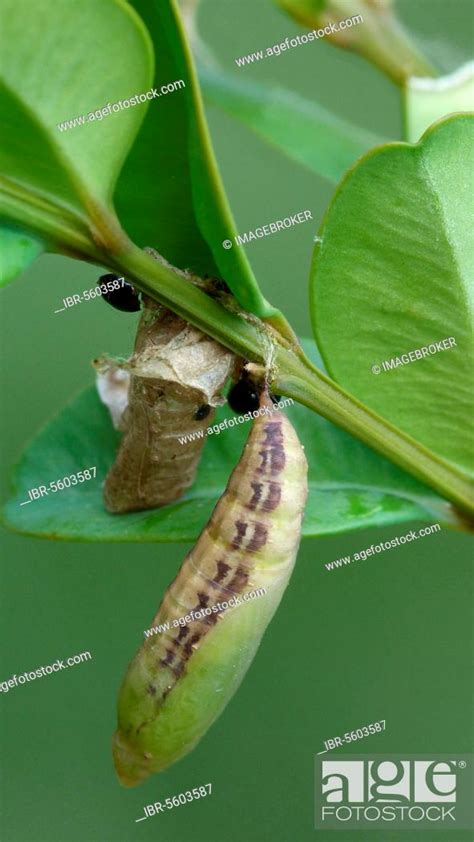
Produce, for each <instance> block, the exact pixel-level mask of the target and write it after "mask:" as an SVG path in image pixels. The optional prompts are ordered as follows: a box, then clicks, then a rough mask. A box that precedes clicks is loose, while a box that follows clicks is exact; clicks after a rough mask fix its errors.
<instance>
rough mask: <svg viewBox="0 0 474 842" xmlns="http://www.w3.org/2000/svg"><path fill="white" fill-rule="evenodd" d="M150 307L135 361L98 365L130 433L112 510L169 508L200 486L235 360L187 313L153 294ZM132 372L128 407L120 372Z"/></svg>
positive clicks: (112, 475)
mask: <svg viewBox="0 0 474 842" xmlns="http://www.w3.org/2000/svg"><path fill="white" fill-rule="evenodd" d="M143 303H144V310H143V313H142V317H141V320H140V324H139V327H138V332H137V337H136V341H135V349H134V353H133V356H132V357H131V359H130V360H128V362H126V363H125V364H122V365H121V366H120V365H117V364H116V363H111V362H110V361H107V359H106V358H99V359H98V360H97V361H96V362H95V366H96V369H97V370H98V388H99V393H100V394H101V396H102V399H103V400H104V402H105V403H107V404H108V405H109V409H110V411H111V414H112V417H113V419H114V421H115V424H116V426H117V427H118V428H119V429H121V430H122V431H123V433H124V434H123V437H122V441H121V443H120V446H119V450H118V453H117V456H116V459H115V462H114V464H113V465H112V467H111V469H110V471H109V473H108V474H107V477H106V480H105V486H104V503H105V506H106V508H107V510H108V511H109V512H114V513H115V512H130V511H135V510H140V509H150V508H155V507H158V506H163V505H165V504H166V503H170V502H172V501H173V500H176V499H178V498H179V497H181V495H182V494H183V493H184V492H185V490H186V489H187V488H188V487H189V486H190V485H191V484H192V482H193V481H194V477H195V474H196V471H197V467H198V464H199V459H200V456H201V451H202V448H203V446H204V444H205V441H206V430H207V427H208V426H209V425H210V424H212V419H213V416H214V410H215V406H216V405H218V404H219V403H222V402H223V399H222V398H221V396H220V392H221V390H222V388H223V386H224V385H225V383H226V380H227V379H228V378H229V376H230V374H231V372H232V369H233V366H234V361H235V357H234V355H233V354H232V353H231V352H230V351H228V350H227V349H226V348H224V347H223V346H222V345H220V344H219V343H218V342H216V341H215V340H213V339H212V338H211V337H209V336H206V335H205V334H203V333H201V331H199V330H197V329H196V328H194V327H192V326H191V325H189V324H188V323H187V322H185V321H183V319H181V318H179V316H176V315H175V314H174V313H172V312H170V311H169V310H166V309H165V308H164V307H161V306H160V305H158V304H156V303H155V302H154V301H152V300H151V299H149V298H147V297H146V296H143ZM125 373H126V374H128V375H129V379H128V396H127V398H126V401H125V409H124V405H123V391H124V381H123V378H122V379H120V378H119V375H121V374H125ZM106 393H108V395H109V400H107V399H106V398H104V395H105V394H106ZM117 408H119V409H120V410H121V411H118V409H117ZM192 434H194V438H191V435H192ZM199 434H201V436H202V437H201V438H199V437H198V436H199ZM186 437H187V438H186ZM183 440H185V441H184V443H183Z"/></svg>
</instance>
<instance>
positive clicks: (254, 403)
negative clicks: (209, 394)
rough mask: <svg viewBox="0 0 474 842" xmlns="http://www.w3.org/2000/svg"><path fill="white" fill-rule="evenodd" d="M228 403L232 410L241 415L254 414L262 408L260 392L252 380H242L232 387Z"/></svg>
mask: <svg viewBox="0 0 474 842" xmlns="http://www.w3.org/2000/svg"><path fill="white" fill-rule="evenodd" d="M227 402H228V404H229V406H230V408H231V409H233V410H234V412H238V413H239V414H241V413H243V414H245V413H246V412H254V411H255V410H256V409H258V408H259V406H260V391H259V389H258V387H257V386H256V385H255V383H252V381H251V380H248V379H246V378H242V380H239V381H238V382H237V383H236V384H235V385H234V386H232V388H231V390H230V391H229V394H228V395H227Z"/></svg>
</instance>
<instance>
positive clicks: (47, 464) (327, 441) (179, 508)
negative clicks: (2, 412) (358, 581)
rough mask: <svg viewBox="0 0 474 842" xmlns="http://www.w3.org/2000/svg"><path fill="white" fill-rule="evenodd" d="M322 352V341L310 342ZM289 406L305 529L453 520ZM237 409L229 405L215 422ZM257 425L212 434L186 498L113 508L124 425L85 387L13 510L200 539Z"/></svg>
mask: <svg viewBox="0 0 474 842" xmlns="http://www.w3.org/2000/svg"><path fill="white" fill-rule="evenodd" d="M305 347H306V348H307V350H308V353H309V352H310V348H311V347H312V349H313V352H312V354H311V355H312V356H313V357H314V356H315V354H314V343H313V342H312V341H311V340H308V341H306V342H305ZM285 411H286V412H288V416H289V417H290V419H291V420H292V422H293V423H294V425H295V427H296V429H297V431H298V435H299V436H300V439H301V441H302V443H303V444H304V446H305V450H306V456H307V459H308V463H309V498H308V502H307V505H306V516H305V523H304V529H303V534H304V535H306V536H316V535H326V534H332V533H339V532H348V531H351V530H354V529H362V528H363V527H368V526H381V525H384V524H391V523H402V522H405V521H407V520H412V519H416V518H418V519H428V520H432V521H433V520H434V521H439V522H450V521H451V520H452V518H451V515H450V507H449V506H448V504H447V503H445V502H444V501H443V500H441V499H440V498H439V497H437V496H436V494H434V492H432V491H431V490H430V489H429V488H427V487H426V486H424V485H422V484H421V483H419V482H417V481H416V480H415V479H412V478H411V477H410V476H408V474H405V473H404V472H403V471H401V470H400V469H398V468H396V467H395V466H394V465H392V464H391V463H390V462H389V461H388V460H386V459H383V458H382V457H380V456H377V454H376V453H374V452H373V451H372V450H370V449H369V448H368V447H366V446H364V445H362V444H361V443H360V442H357V441H356V440H355V439H353V438H351V436H349V435H347V434H346V433H344V432H342V431H341V430H339V429H338V428H336V427H334V426H333V425H332V424H330V423H329V422H328V421H325V420H324V419H323V418H320V417H319V416H316V415H314V414H313V413H311V412H310V411H309V410H307V409H305V408H304V407H302V406H300V405H298V404H295V405H294V406H292V407H289V408H288V410H285ZM231 417H234V416H233V414H232V412H230V410H228V409H226V408H222V409H220V410H219V411H218V413H217V418H216V421H215V423H219V422H220V421H222V420H223V419H224V418H231ZM248 433H249V426H248V425H247V424H245V423H243V424H241V425H239V426H237V427H232V428H230V429H227V430H223V431H221V432H220V433H219V434H217V435H215V434H214V433H213V434H211V435H210V436H209V437H208V440H207V442H206V445H205V448H204V454H203V457H202V459H201V464H200V468H199V472H198V477H197V480H196V482H195V483H194V485H193V487H192V488H191V489H190V490H189V491H188V492H187V493H186V494H185V495H184V497H182V498H181V500H180V501H178V502H176V503H173V504H171V505H169V506H165V507H163V508H162V509H155V510H152V511H147V512H133V513H130V514H127V515H110V514H108V513H107V512H106V511H105V509H104V506H103V502H102V483H103V481H104V478H105V476H106V473H107V471H108V469H109V468H110V466H111V465H112V463H113V460H114V456H115V452H116V448H117V445H118V441H119V434H118V433H117V432H116V431H115V430H114V429H113V427H112V424H111V422H110V419H109V415H108V411H107V410H106V409H105V407H104V406H103V405H102V404H101V403H100V401H99V398H98V397H97V394H96V391H95V388H90V389H88V390H86V391H85V392H83V393H82V394H81V395H80V396H79V397H78V398H77V399H76V400H75V401H74V402H73V403H72V404H71V405H70V406H68V407H66V409H64V410H63V411H62V412H61V413H60V415H59V416H57V417H56V418H55V419H54V420H53V421H51V422H50V423H49V424H48V425H47V427H46V428H45V429H44V430H43V431H42V432H41V433H39V435H38V436H37V437H36V438H35V439H34V440H33V442H32V443H31V444H30V446H29V447H28V448H27V450H26V452H25V453H24V455H23V457H22V459H21V461H20V463H19V465H18V466H17V468H16V470H15V473H14V477H13V492H12V496H11V498H10V499H9V501H8V502H7V504H6V507H5V510H4V516H5V523H6V525H7V526H8V527H9V528H10V529H14V530H15V531H18V532H22V533H25V534H28V535H36V536H39V537H43V538H54V539H66V540H76V541H140V542H144V541H165V542H166V541H191V540H194V539H195V538H196V537H197V536H198V534H199V532H200V530H201V529H202V528H203V526H204V524H205V523H206V521H207V520H208V518H209V516H210V514H211V511H212V509H213V507H214V506H215V504H216V502H217V500H218V498H219V497H220V496H221V494H222V493H223V491H224V488H225V486H226V483H227V480H228V478H229V475H230V473H231V471H232V469H233V468H234V466H235V465H236V463H237V461H238V459H239V457H240V454H241V451H242V448H243V445H244V442H245V440H246V438H247V435H248ZM93 465H95V466H96V467H97V480H95V481H94V480H91V481H90V482H87V483H84V484H82V485H77V486H74V487H72V488H71V489H69V490H65V491H62V492H60V493H55V494H51V493H50V494H49V495H48V496H47V497H43V498H42V499H40V500H37V501H35V502H32V503H29V504H28V505H26V506H21V505H20V504H21V503H22V502H24V501H25V500H26V499H28V494H27V492H28V489H30V488H34V487H37V486H38V485H41V484H46V485H48V484H49V482H51V481H54V480H57V479H60V478H62V477H64V476H68V475H69V474H73V473H76V472H77V471H80V470H82V469H83V468H87V467H91V466H93Z"/></svg>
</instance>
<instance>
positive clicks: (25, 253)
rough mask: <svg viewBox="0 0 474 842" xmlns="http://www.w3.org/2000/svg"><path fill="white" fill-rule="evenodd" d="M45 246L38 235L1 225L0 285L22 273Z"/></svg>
mask: <svg viewBox="0 0 474 842" xmlns="http://www.w3.org/2000/svg"><path fill="white" fill-rule="evenodd" d="M43 248H44V246H43V243H41V242H40V240H38V239H37V238H36V237H31V236H30V235H29V234H25V233H24V232H23V231H18V230H17V229H16V228H10V227H7V226H3V225H0V287H2V286H5V285H6V284H8V283H10V281H13V280H15V278H16V277H18V275H21V273H22V272H23V271H24V270H25V269H27V268H28V266H29V265H30V264H31V263H33V260H35V259H36V258H37V257H38V255H39V254H41V252H42V251H43Z"/></svg>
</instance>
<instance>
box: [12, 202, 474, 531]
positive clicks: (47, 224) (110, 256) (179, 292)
mask: <svg viewBox="0 0 474 842" xmlns="http://www.w3.org/2000/svg"><path fill="white" fill-rule="evenodd" d="M4 207H5V208H6V209H7V211H8V214H7V216H8V218H9V219H10V220H14V221H15V220H18V222H19V224H21V225H23V226H25V224H27V225H28V227H29V228H30V230H31V231H32V232H33V233H35V234H36V235H38V236H39V237H41V238H43V239H44V240H46V241H47V242H49V243H50V244H52V246H53V247H54V248H56V249H57V250H58V251H59V252H62V253H70V254H74V255H75V256H77V257H79V258H81V259H82V260H87V261H88V262H91V263H96V264H97V263H98V264H99V265H102V266H105V267H108V268H109V269H115V270H116V271H118V272H119V273H120V274H123V275H125V276H126V277H128V278H130V279H131V280H133V282H134V284H135V285H136V286H137V288H138V289H140V290H141V291H142V292H144V293H146V294H147V295H149V296H151V297H152V298H154V299H156V300H157V301H159V302H160V303H162V304H163V305H164V306H166V307H168V308H169V309H170V310H172V311H173V312H175V313H177V314H178V315H180V316H182V317H183V318H184V319H186V321H188V322H190V323H191V324H193V325H195V327H197V328H199V329H200V330H202V331H203V333H206V334H209V335H210V336H213V337H214V339H216V340H217V341H218V342H221V343H222V345H225V346H226V347H227V348H230V350H232V351H234V353H235V354H238V355H239V356H241V357H244V358H246V359H249V360H252V361H253V362H257V363H260V364H262V365H266V362H267V357H268V344H269V343H268V336H269V331H270V335H271V336H272V338H273V341H274V344H275V356H274V360H273V362H274V371H275V375H274V380H273V381H272V382H273V385H274V387H275V388H276V390H278V392H280V393H282V394H285V395H287V396H288V397H291V398H294V399H295V400H297V401H299V402H300V403H302V404H304V405H305V406H307V407H309V408H310V409H312V410H314V411H315V412H318V413H319V414H320V415H323V416H324V417H325V418H327V419H328V420H329V421H332V422H333V423H334V424H336V425H337V426H338V427H341V428H342V429H343V430H346V431H347V432H348V433H350V434H352V435H354V436H355V437H356V438H358V439H360V440H361V441H363V442H364V443H365V444H367V445H369V446H370V447H372V448H373V449H374V450H376V451H377V452H378V453H380V454H382V455H383V456H386V457H387V458H388V459H390V460H391V461H392V462H394V463H395V464H396V465H399V466H400V467H401V468H403V469H404V470H406V471H407V472H408V473H411V474H413V476H415V477H417V478H418V479H420V480H422V481H423V482H425V483H427V485H429V486H430V487H431V488H434V489H436V491H438V492H439V493H440V494H441V495H442V496H443V497H445V498H446V499H447V500H450V501H451V502H452V503H453V504H454V505H455V506H457V507H458V508H459V509H460V510H461V511H463V512H465V513H467V514H468V515H470V516H471V517H472V516H474V501H473V499H472V487H471V484H470V482H469V479H468V477H467V476H466V475H464V474H463V473H462V472H461V471H460V470H459V469H458V468H456V466H454V465H451V464H449V463H448V462H446V461H445V460H443V459H441V458H440V457H439V456H437V455H436V454H434V453H432V452H431V451H430V450H428V449H427V448H425V447H424V446H423V445H421V444H420V443H419V442H417V441H415V440H414V439H412V438H411V437H410V436H408V435H406V434H405V433H403V432H402V431H401V430H399V429H397V428H396V427H394V426H392V425H391V424H389V423H388V422H387V421H386V420H385V419H383V418H381V417H380V416H378V415H376V413H374V412H372V411H371V410H370V409H368V408H367V407H365V406H364V405H363V404H361V403H359V401H357V400H356V399H355V398H354V397H352V396H351V395H350V394H348V393H347V392H345V391H344V390H343V389H341V388H340V386H338V385H337V383H335V382H334V381H332V380H331V379H330V378H329V377H326V376H325V375H324V374H323V373H322V372H321V371H319V369H317V368H316V367H315V366H313V364H312V363H311V362H310V361H309V360H308V359H307V357H306V356H305V355H304V353H303V351H302V350H301V348H300V347H299V346H297V345H295V344H292V343H291V342H290V341H288V339H287V338H285V337H283V336H281V335H280V334H278V333H277V332H276V331H272V330H271V328H269V327H268V325H266V324H265V323H263V322H261V321H260V320H259V319H257V318H256V317H255V316H251V317H250V316H249V314H245V313H239V312H233V311H231V310H229V309H227V308H226V307H224V306H223V305H222V304H221V303H220V302H219V301H217V300H215V299H213V298H211V297H210V296H208V295H206V293H205V292H203V291H202V290H201V289H200V288H199V287H197V286H195V285H193V284H191V283H189V281H186V280H185V279H184V278H183V277H182V275H180V274H178V273H177V272H175V271H174V270H173V269H172V268H170V267H168V266H166V265H163V264H162V263H160V262H159V261H157V260H154V259H153V258H152V257H150V255H148V254H147V253H146V252H144V251H142V250H141V249H139V248H138V247H137V246H136V245H134V244H133V243H132V242H131V241H130V240H128V238H127V237H126V235H125V234H124V232H123V231H121V230H120V228H119V227H118V225H117V221H116V218H115V217H114V215H113V213H112V212H106V211H104V212H103V213H102V217H101V219H102V227H101V229H98V230H97V231H96V241H95V242H94V241H93V240H92V239H91V236H90V234H89V235H88V233H87V231H86V230H85V227H84V225H83V221H82V220H81V219H80V218H79V217H76V216H75V215H74V214H72V213H71V214H69V215H64V210H63V209H56V208H55V207H54V206H52V205H50V204H49V203H48V202H45V201H43V200H42V199H39V200H38V201H37V202H33V203H32V202H31V197H30V200H29V201H25V197H24V196H20V194H19V193H17V194H16V195H13V191H12V193H11V194H10V195H9V196H6V195H5V201H4ZM109 240H110V241H111V242H110V243H109V242H108V241H109ZM104 242H105V243H107V245H108V247H107V248H106V247H104V245H103V243H104Z"/></svg>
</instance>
